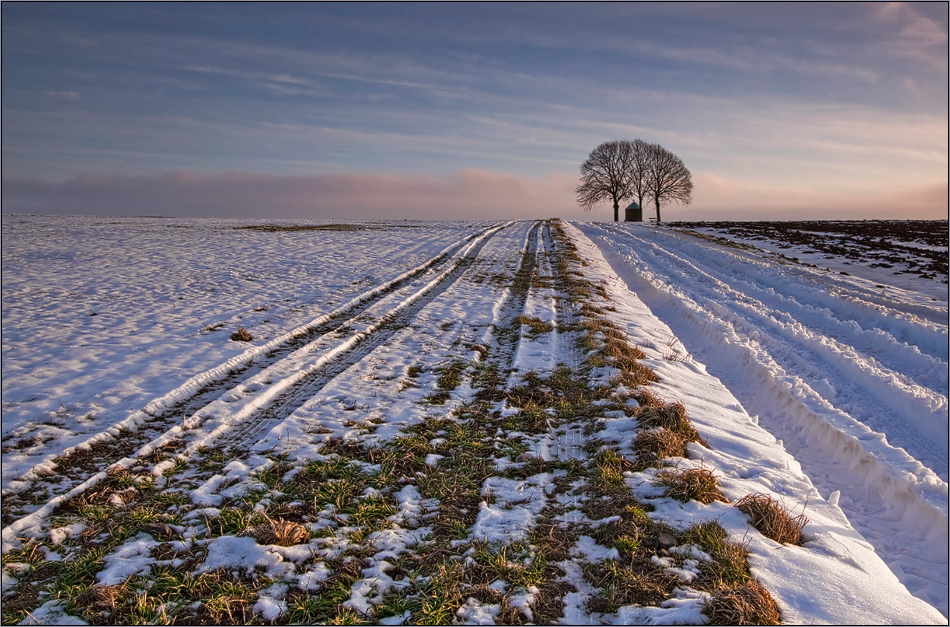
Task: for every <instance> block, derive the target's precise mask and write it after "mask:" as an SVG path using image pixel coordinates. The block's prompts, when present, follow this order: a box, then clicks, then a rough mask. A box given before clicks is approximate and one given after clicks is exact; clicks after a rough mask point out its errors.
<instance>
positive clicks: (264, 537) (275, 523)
mask: <svg viewBox="0 0 950 627" xmlns="http://www.w3.org/2000/svg"><path fill="white" fill-rule="evenodd" d="M264 517H265V518H266V519H267V522H265V523H262V524H260V525H257V526H256V527H254V529H253V530H252V531H251V535H252V536H254V538H255V539H256V540H257V541H258V542H260V543H261V544H276V545H277V546H293V545H295V544H302V543H304V542H307V541H308V540H310V532H309V531H307V528H306V527H304V526H303V525H301V524H300V523H295V522H290V521H289V520H284V519H283V518H278V519H277V520H273V519H272V518H270V517H269V516H267V515H266V514H265V515H264Z"/></svg>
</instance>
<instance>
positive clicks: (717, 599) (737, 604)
mask: <svg viewBox="0 0 950 627" xmlns="http://www.w3.org/2000/svg"><path fill="white" fill-rule="evenodd" d="M703 613H704V614H705V615H706V616H707V617H708V618H709V624H710V625H778V624H779V623H780V621H781V616H780V615H779V611H778V605H776V603H775V599H773V598H772V595H771V594H769V591H768V590H766V589H765V588H763V587H762V585H761V584H759V583H758V582H756V581H750V582H749V583H747V584H745V585H742V586H739V587H736V588H731V589H725V590H722V591H721V592H719V593H718V594H716V595H715V596H713V598H711V599H710V600H709V601H707V602H706V605H705V606H704V607H703Z"/></svg>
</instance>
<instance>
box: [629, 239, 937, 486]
mask: <svg viewBox="0 0 950 627" xmlns="http://www.w3.org/2000/svg"><path fill="white" fill-rule="evenodd" d="M615 240H616V242H617V246H618V247H624V252H623V254H625V255H628V256H630V255H631V253H633V252H634V248H636V252H635V254H636V255H637V256H636V259H637V262H638V263H642V264H645V265H646V266H648V267H649V268H650V269H651V271H652V272H654V273H655V276H656V277H657V280H663V279H662V277H670V276H683V277H687V278H688V283H687V286H688V287H687V290H686V291H687V294H688V297H689V299H690V302H692V303H694V305H695V306H696V307H699V308H701V309H703V310H705V311H707V312H710V313H711V314H712V315H714V316H716V317H717V318H718V319H720V320H722V321H726V322H728V323H729V324H730V325H731V326H732V328H734V329H735V330H736V331H737V332H738V333H740V334H743V335H745V336H747V337H750V338H752V339H754V341H755V342H756V343H757V344H758V345H759V347H760V348H761V349H762V350H764V351H766V353H767V354H768V355H769V357H770V358H771V359H773V360H774V361H775V363H776V364H777V365H778V366H779V367H780V368H781V369H782V371H783V372H785V373H787V374H789V375H790V376H792V377H795V378H797V379H800V380H801V381H803V382H805V384H806V385H807V387H808V388H809V389H808V391H807V392H803V394H805V395H809V396H811V397H812V400H811V402H812V403H813V404H815V405H816V407H819V408H821V409H834V410H838V411H842V412H844V413H846V414H848V415H849V416H851V417H852V418H854V419H856V420H858V421H860V422H862V423H864V424H866V425H867V426H868V427H869V428H871V429H872V430H874V431H877V432H880V433H883V434H884V435H885V436H886V437H887V439H888V440H889V442H890V444H891V445H894V446H900V447H903V448H904V449H905V450H906V451H907V452H908V453H910V454H911V455H912V456H913V457H915V458H916V459H917V460H918V461H920V462H921V463H923V464H925V465H926V466H928V467H929V468H930V469H931V470H932V471H934V472H935V473H937V474H938V475H940V476H941V478H942V479H943V480H944V481H946V479H947V477H946V465H947V446H946V442H947V419H946V416H947V397H946V387H945V383H943V384H940V383H938V382H936V381H934V383H935V384H936V385H935V387H936V388H937V390H939V391H935V390H934V389H930V388H929V387H926V386H923V385H917V384H916V383H914V382H913V381H908V380H907V378H906V377H904V376H903V375H902V374H901V372H902V371H907V370H911V371H913V366H918V367H919V370H920V371H929V372H931V373H933V377H931V378H932V379H934V378H942V379H943V380H944V381H945V380H946V374H947V362H946V361H945V360H939V359H935V358H933V357H930V356H927V355H923V354H921V353H919V352H917V354H916V355H912V354H908V355H903V356H902V357H904V359H901V357H892V353H893V352H895V351H893V350H888V349H889V347H888V345H887V344H885V343H883V342H882V343H881V345H880V346H878V347H877V350H875V347H873V346H870V345H869V344H866V343H865V342H864V341H863V340H864V339H865V338H864V337H863V336H864V334H863V333H861V332H860V330H859V331H858V332H855V331H854V330H852V331H851V332H850V333H843V332H842V333H839V334H838V335H837V337H835V336H833V335H832V334H831V333H829V332H828V331H827V329H825V328H822V319H821V317H816V316H813V315H808V312H807V311H806V312H805V313H804V314H803V313H802V312H801V311H796V309H798V308H799V302H798V300H801V301H807V299H808V298H809V295H810V294H816V293H817V294H819V296H818V297H817V299H818V300H821V301H823V300H825V299H824V296H823V294H822V290H821V289H820V286H819V285H813V284H812V285H807V286H802V285H801V284H799V283H798V282H796V281H795V280H794V279H793V278H792V277H790V276H789V275H788V274H785V273H781V272H776V271H775V270H772V271H771V272H769V271H768V270H767V267H766V265H765V264H753V263H749V262H745V263H742V264H741V267H740V268H730V267H729V266H730V265H731V264H732V263H734V262H736V261H737V260H735V259H734V256H733V255H732V253H729V252H726V251H716V250H710V249H709V248H708V247H707V246H705V245H694V244H691V243H689V242H687V241H683V240H682V239H681V238H678V237H676V236H672V235H665V234H655V235H653V236H652V237H651V238H642V237H639V236H637V235H634V234H627V233H624V232H622V231H618V232H617V233H616V237H615ZM631 258H633V257H631ZM756 275H758V277H757V278H756ZM749 277H753V278H752V279H750V278H749ZM752 280H754V281H755V284H754V285H752V286H750V281H752ZM776 292H781V293H783V294H796V293H797V295H796V296H790V297H786V296H784V295H782V294H779V295H778V297H777V298H778V301H777V302H776V301H775V300H773V299H772V298H769V297H765V298H762V299H761V300H760V299H759V298H758V296H760V295H762V294H765V295H766V296H769V295H771V294H775V293H776ZM796 299H798V300H796ZM791 303H794V304H791ZM802 308H804V309H809V308H810V306H809V305H808V304H807V302H806V304H805V305H804V306H803V307H802ZM826 311H827V310H826ZM846 311H847V309H845V311H844V312H842V316H843V314H844V313H845V312H846ZM886 317H887V316H886V314H879V318H886ZM836 322H837V323H838V326H839V327H847V326H849V325H848V320H847V319H844V318H841V319H836ZM864 324H866V325H867V326H869V327H870V326H873V324H872V323H871V322H869V321H865V322H864ZM854 326H856V325H854ZM921 326H930V325H925V324H923V323H921ZM839 330H840V329H839ZM900 345H901V346H904V347H906V348H907V349H912V348H916V347H911V346H910V345H908V344H906V343H904V342H901V343H900ZM943 349H944V350H945V349H946V340H944V341H943ZM871 351H874V353H875V354H873V355H872V354H869V353H870V352H871ZM908 352H909V351H908ZM915 357H916V358H915ZM885 361H890V362H892V366H893V367H888V366H887V365H885V364H884V363H883V362H885ZM912 364H913V365H912ZM802 389H803V388H802ZM806 402H807V401H806Z"/></svg>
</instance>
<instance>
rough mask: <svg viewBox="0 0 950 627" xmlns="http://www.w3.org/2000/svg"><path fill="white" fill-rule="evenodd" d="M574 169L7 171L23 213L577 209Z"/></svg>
mask: <svg viewBox="0 0 950 627" xmlns="http://www.w3.org/2000/svg"><path fill="white" fill-rule="evenodd" d="M576 183H577V181H576V178H575V177H573V176H570V175H566V174H553V175H549V176H546V177H540V178H522V177H516V176H512V175H509V174H500V173H496V172H487V171H480V170H465V171H462V172H459V173H458V174H455V175H451V176H443V177H437V176H432V177H425V176H400V175H394V174H329V175H315V176H268V175H261V174H243V173H225V174H195V173H190V172H175V173H171V174H165V175H158V176H82V177H78V178H75V179H72V180H69V181H66V182H63V183H48V182H42V181H4V184H3V209H4V211H5V212H8V213H9V212H16V213H57V214H69V213H79V214H110V215H123V214H124V215H150V214H151V215H175V216H185V215H187V216H216V217H260V218H269V217H273V218H327V219H361V220H376V219H393V220H395V219H403V218H411V219H448V220H470V219H482V218H485V219H491V218H544V217H551V216H557V215H560V216H563V217H580V215H583V214H582V213H581V211H580V209H579V208H578V207H577V206H576V204H575V203H574V186H575V185H576Z"/></svg>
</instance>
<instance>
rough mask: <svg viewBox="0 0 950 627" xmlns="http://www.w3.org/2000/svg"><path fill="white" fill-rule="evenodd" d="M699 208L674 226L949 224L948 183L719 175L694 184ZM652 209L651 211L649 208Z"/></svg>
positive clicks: (682, 212) (676, 216) (679, 215)
mask: <svg viewBox="0 0 950 627" xmlns="http://www.w3.org/2000/svg"><path fill="white" fill-rule="evenodd" d="M694 183H695V188H694V195H693V204H692V205H691V206H690V207H682V208H673V209H664V213H663V215H664V216H666V218H667V219H668V220H714V219H715V220H863V219H869V220H870V219H880V220H946V219H947V216H948V203H947V194H948V186H947V182H946V181H941V182H937V183H933V184H927V185H919V186H913V187H911V186H908V187H906V188H904V189H891V190H888V191H885V192H878V193H870V192H868V191H861V190H849V189H840V190H836V191H827V190H820V189H816V188H808V187H794V188H793V187H782V186H770V185H755V184H747V183H743V182H740V181H736V180H731V179H725V178H723V177H721V176H719V175H718V174H715V173H713V172H701V173H699V174H698V175H697V176H696V177H695V178H694ZM648 208H649V205H648Z"/></svg>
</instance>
